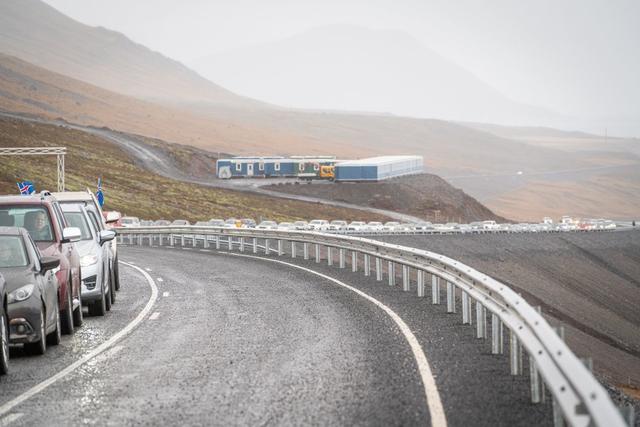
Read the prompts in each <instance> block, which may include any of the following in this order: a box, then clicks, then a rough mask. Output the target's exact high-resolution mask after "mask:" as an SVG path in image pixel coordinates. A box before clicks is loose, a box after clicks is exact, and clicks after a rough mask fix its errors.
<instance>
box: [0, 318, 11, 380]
mask: <svg viewBox="0 0 640 427" xmlns="http://www.w3.org/2000/svg"><path fill="white" fill-rule="evenodd" d="M0 339H1V340H2V343H1V344H2V349H0V375H5V374H6V373H7V372H9V322H7V315H6V313H3V314H2V321H1V322H0Z"/></svg>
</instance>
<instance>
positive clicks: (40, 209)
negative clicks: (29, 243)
mask: <svg viewBox="0 0 640 427" xmlns="http://www.w3.org/2000/svg"><path fill="white" fill-rule="evenodd" d="M0 226H8V227H24V228H26V229H27V231H28V232H29V234H30V235H31V238H32V239H33V241H34V242H35V243H36V245H37V246H38V249H40V252H41V253H42V255H44V256H53V257H56V258H59V259H60V267H59V270H58V271H57V272H56V277H57V278H58V282H59V292H58V302H59V304H58V306H59V308H60V320H61V324H62V325H61V326H62V332H63V333H65V334H72V333H73V330H74V328H75V327H77V326H80V325H81V324H82V302H81V300H80V285H81V282H80V277H81V276H80V256H79V255H78V252H77V251H76V248H75V246H74V242H77V241H79V240H80V237H81V233H80V230H79V229H77V228H75V227H69V226H68V224H67V222H66V221H65V219H64V216H63V215H62V211H61V209H60V205H59V204H58V201H57V200H56V199H55V197H53V196H51V194H50V193H48V192H44V191H43V192H42V193H40V194H38V195H32V196H0Z"/></svg>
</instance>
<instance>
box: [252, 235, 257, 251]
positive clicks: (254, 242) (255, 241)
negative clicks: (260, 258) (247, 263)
mask: <svg viewBox="0 0 640 427" xmlns="http://www.w3.org/2000/svg"><path fill="white" fill-rule="evenodd" d="M253 253H254V254H257V253H258V238H257V237H254V238H253Z"/></svg>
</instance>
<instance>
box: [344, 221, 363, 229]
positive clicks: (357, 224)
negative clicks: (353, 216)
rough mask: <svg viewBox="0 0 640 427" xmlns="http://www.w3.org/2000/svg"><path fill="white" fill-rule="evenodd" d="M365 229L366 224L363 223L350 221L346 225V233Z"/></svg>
mask: <svg viewBox="0 0 640 427" xmlns="http://www.w3.org/2000/svg"><path fill="white" fill-rule="evenodd" d="M366 227H367V223H366V222H364V221H352V222H351V223H350V224H349V225H347V230H348V231H364V230H365V228H366Z"/></svg>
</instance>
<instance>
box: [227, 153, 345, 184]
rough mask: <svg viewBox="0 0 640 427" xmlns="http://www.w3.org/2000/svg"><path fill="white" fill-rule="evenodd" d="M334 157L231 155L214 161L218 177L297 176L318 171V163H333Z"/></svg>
mask: <svg viewBox="0 0 640 427" xmlns="http://www.w3.org/2000/svg"><path fill="white" fill-rule="evenodd" d="M334 162H335V157H329V156H327V157H310V156H306V157H305V156H294V157H281V156H271V157H232V158H230V159H219V160H218V161H217V162H216V171H217V175H218V178H222V179H229V178H251V177H256V176H257V177H266V178H269V177H298V176H303V175H307V174H308V172H309V170H311V171H316V172H317V171H318V170H319V168H320V165H321V164H322V165H324V164H331V165H332V164H333V163H334Z"/></svg>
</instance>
